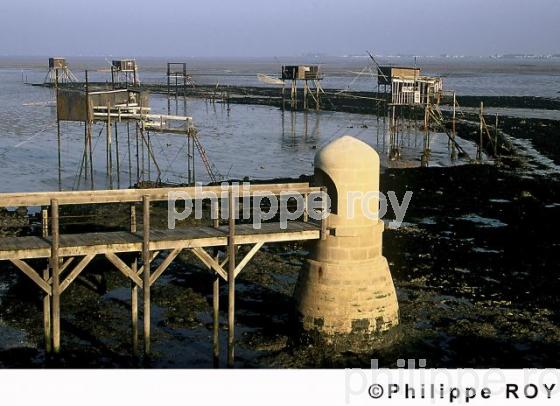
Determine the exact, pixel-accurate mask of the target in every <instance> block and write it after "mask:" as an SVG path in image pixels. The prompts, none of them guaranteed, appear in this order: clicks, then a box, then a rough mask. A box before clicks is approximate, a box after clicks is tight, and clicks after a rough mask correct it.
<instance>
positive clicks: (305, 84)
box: [303, 80, 308, 110]
mask: <svg viewBox="0 0 560 406" xmlns="http://www.w3.org/2000/svg"><path fill="white" fill-rule="evenodd" d="M307 91H308V89H307V80H306V81H304V84H303V109H304V110H307Z"/></svg>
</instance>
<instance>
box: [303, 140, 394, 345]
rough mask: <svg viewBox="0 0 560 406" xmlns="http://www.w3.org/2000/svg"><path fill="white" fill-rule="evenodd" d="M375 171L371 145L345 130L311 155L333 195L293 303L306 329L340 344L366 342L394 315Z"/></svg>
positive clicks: (376, 165) (320, 182)
mask: <svg viewBox="0 0 560 406" xmlns="http://www.w3.org/2000/svg"><path fill="white" fill-rule="evenodd" d="M379 171H380V167H379V156H378V155H377V152H375V150H374V149H373V148H371V147H370V146H369V145H367V144H365V143H364V142H362V141H360V140H358V139H356V138H354V137H351V136H343V137H341V138H339V139H337V140H335V141H333V142H331V143H330V144H328V145H327V146H325V147H324V148H323V149H321V150H320V151H318V152H317V154H316V155H315V183H316V184H317V185H321V186H326V187H327V191H328V194H329V196H330V198H331V214H330V216H329V217H328V219H327V227H328V230H329V234H328V236H327V238H326V239H325V240H318V241H316V242H315V243H314V246H313V248H312V250H311V252H310V256H309V267H308V268H307V269H305V270H304V271H302V272H301V274H300V275H299V279H298V282H297V286H296V290H295V300H296V309H297V312H298V316H299V318H300V321H301V323H302V327H303V329H304V331H306V332H308V333H311V335H315V336H317V335H318V336H320V337H322V338H323V339H325V340H326V342H327V343H330V344H334V345H335V346H336V347H340V349H341V350H361V349H367V348H370V347H369V346H370V345H371V344H372V340H374V339H376V338H378V337H380V336H379V333H380V332H384V331H387V330H389V329H390V328H391V327H393V326H396V325H397V324H398V322H399V314H398V304H397V296H396V293H395V287H394V285H393V279H392V278H391V273H390V272H389V265H388V263H387V260H386V259H385V257H383V255H382V233H383V228H384V225H383V221H381V220H380V219H379V217H378V216H377V211H378V207H379V199H378V197H377V194H376V193H375V192H378V191H379ZM359 195H361V196H362V197H352V196H359ZM362 206H364V207H362ZM352 208H353V213H354V215H350V214H351V212H352ZM364 209H366V210H364Z"/></svg>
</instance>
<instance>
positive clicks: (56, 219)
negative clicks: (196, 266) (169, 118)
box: [0, 183, 326, 366]
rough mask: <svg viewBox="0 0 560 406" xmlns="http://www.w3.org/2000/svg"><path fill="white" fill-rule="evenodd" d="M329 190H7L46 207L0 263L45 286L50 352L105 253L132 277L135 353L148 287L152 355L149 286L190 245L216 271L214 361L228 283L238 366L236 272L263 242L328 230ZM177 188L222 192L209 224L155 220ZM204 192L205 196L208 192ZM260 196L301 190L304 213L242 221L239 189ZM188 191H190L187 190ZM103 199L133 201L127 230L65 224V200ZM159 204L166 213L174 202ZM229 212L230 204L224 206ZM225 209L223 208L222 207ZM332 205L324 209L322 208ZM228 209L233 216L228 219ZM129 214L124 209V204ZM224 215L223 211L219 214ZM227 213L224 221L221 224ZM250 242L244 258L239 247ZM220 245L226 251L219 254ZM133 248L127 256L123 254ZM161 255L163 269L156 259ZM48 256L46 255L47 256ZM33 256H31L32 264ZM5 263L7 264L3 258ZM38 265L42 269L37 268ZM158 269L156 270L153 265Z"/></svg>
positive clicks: (6, 201) (5, 246)
mask: <svg viewBox="0 0 560 406" xmlns="http://www.w3.org/2000/svg"><path fill="white" fill-rule="evenodd" d="M322 191H323V189H322V188H318V187H310V186H309V184H307V183H294V184H263V185H251V186H250V188H249V189H248V190H247V189H245V188H244V189H243V190H240V188H239V187H235V186H231V185H229V186H227V187H225V188H224V186H207V187H202V188H199V187H197V188H194V187H182V188H160V189H124V190H98V191H76V192H42V193H4V194H0V208H1V207H3V208H9V207H27V208H29V207H41V213H42V232H41V235H26V236H21V237H4V238H0V261H10V262H11V263H12V264H13V265H14V266H15V267H16V268H18V269H19V270H20V271H21V272H23V273H24V274H25V275H27V276H28V277H29V278H30V279H31V280H32V281H33V282H34V283H35V284H36V285H37V286H38V287H39V288H40V289H41V290H42V291H43V294H44V296H43V321H44V331H45V346H46V349H47V351H48V352H51V351H54V352H55V353H57V352H59V350H60V335H61V332H60V301H61V295H62V293H63V292H64V291H65V290H66V289H68V288H69V287H70V286H71V285H72V283H73V282H74V281H75V280H76V278H77V277H78V276H79V275H80V274H81V273H82V272H83V271H84V270H85V269H86V267H87V266H88V264H89V263H90V262H91V261H92V260H93V259H94V258H95V257H97V256H104V257H105V258H106V259H107V260H108V261H109V262H110V263H111V264H112V265H114V267H115V268H116V270H118V271H120V272H121V273H122V274H123V275H125V276H126V277H127V278H128V279H129V280H130V281H131V319H132V322H131V334H132V348H133V352H134V353H137V351H138V335H139V334H138V289H139V288H140V289H142V293H143V327H144V328H143V339H144V352H145V354H147V355H148V354H149V353H150V327H151V326H150V313H151V306H150V288H151V286H152V285H153V284H154V283H156V281H157V279H158V278H159V277H160V276H161V275H162V274H163V273H164V272H165V270H166V269H167V268H168V267H169V265H170V264H171V263H172V262H173V261H174V260H175V258H177V256H178V255H179V254H180V253H181V252H182V251H183V250H190V251H191V252H192V253H193V254H194V255H195V256H196V257H197V258H198V259H199V260H200V261H201V262H202V263H203V264H204V265H205V266H206V267H207V268H208V269H209V270H211V271H212V272H213V273H214V274H215V276H216V277H215V280H214V282H213V316H214V334H213V342H214V345H213V352H214V364H215V365H219V347H218V346H219V336H218V334H219V324H218V319H219V283H220V279H222V280H224V281H226V282H227V284H228V365H229V366H233V361H234V343H235V316H234V314H235V278H236V277H237V276H238V275H239V273H240V272H241V271H242V270H243V268H244V267H245V266H246V265H247V263H249V261H250V260H251V259H252V258H253V256H254V255H255V254H256V253H257V252H258V251H259V250H260V248H261V247H262V246H263V245H264V244H267V243H278V242H286V241H303V240H317V239H320V238H325V236H326V221H325V220H322V221H311V220H310V219H309V216H308V210H307V208H308V203H307V202H308V201H309V197H310V196H312V195H314V194H320V193H321V192H322ZM171 192H181V193H184V194H185V195H188V196H189V199H191V198H192V199H191V200H197V199H198V200H203V201H204V200H207V199H208V198H207V197H206V196H208V194H212V195H213V196H215V197H217V199H216V200H214V201H213V202H212V203H210V202H208V203H210V204H206V206H204V207H205V208H206V210H207V211H208V212H209V214H211V215H210V216H208V219H209V220H208V221H209V222H211V224H208V225H196V226H195V225H185V224H182V225H181V226H180V227H177V228H175V229H172V230H171V229H158V228H152V227H151V226H150V218H151V216H152V215H153V214H152V212H153V211H154V210H155V207H156V204H154V205H152V203H155V202H167V203H168V204H171V203H173V204H175V202H174V201H173V199H172V198H170V193H171ZM201 192H202V194H201ZM241 192H242V193H244V194H245V196H247V194H248V195H249V196H250V198H251V199H252V198H253V197H254V196H257V195H258V196H272V195H274V196H278V195H280V193H285V192H288V193H291V194H301V195H302V196H303V197H304V202H305V204H304V206H305V207H304V211H303V214H302V216H301V217H300V218H298V219H297V220H293V221H288V222H287V223H286V227H281V224H280V223H278V222H264V223H262V224H261V227H260V228H256V227H254V226H253V224H252V223H250V224H247V223H242V222H240V221H239V219H238V217H239V215H238V214H239V208H240V201H241V198H240V196H239V195H238V193H241ZM182 196H183V195H182ZM97 204H115V205H119V206H120V205H127V206H129V207H130V223H129V227H128V230H117V231H104V232H82V233H79V234H70V233H67V232H66V231H65V227H64V224H62V225H61V223H60V219H61V218H62V217H63V216H61V215H60V209H61V206H83V205H97ZM139 206H141V208H142V215H141V216H138V217H139V218H141V220H142V221H141V224H137V213H136V212H137V207H139ZM163 206H164V205H162V204H159V205H157V207H158V208H159V209H160V210H162V211H164V212H165V214H166V215H165V217H166V218H167V207H163ZM224 207H225V208H226V210H223V208H224ZM220 208H222V212H220ZM323 209H325V208H323ZM224 212H227V217H226V218H225V219H223V217H224ZM121 213H122V207H121ZM159 214H161V212H160V213H159ZM220 214H221V216H220ZM220 217H222V220H223V222H224V223H227V224H221V222H220ZM242 245H249V246H251V248H250V249H249V250H248V252H247V253H246V254H245V256H244V257H243V258H241V260H240V261H239V262H237V261H236V259H237V258H236V257H237V256H238V255H239V251H238V247H239V246H242ZM219 247H222V248H225V249H222V251H225V252H226V253H227V255H226V256H225V259H224V258H220V257H219V256H218V255H216V254H217V249H219ZM122 254H126V255H122ZM158 256H159V257H160V258H162V260H161V262H160V263H159V265H158V266H157V267H153V266H152V264H153V263H154V260H155V259H156V258H157V257H158ZM42 260H46V261H44V262H43V261H42ZM30 261H31V262H30ZM0 265H1V263H0ZM35 268H37V269H35ZM154 268H155V269H154Z"/></svg>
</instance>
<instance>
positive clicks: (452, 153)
mask: <svg viewBox="0 0 560 406" xmlns="http://www.w3.org/2000/svg"><path fill="white" fill-rule="evenodd" d="M456 134H457V93H455V92H453V122H452V131H451V137H453V141H452V142H451V158H453V159H454V158H455V156H456V155H457V153H456V152H455V136H456Z"/></svg>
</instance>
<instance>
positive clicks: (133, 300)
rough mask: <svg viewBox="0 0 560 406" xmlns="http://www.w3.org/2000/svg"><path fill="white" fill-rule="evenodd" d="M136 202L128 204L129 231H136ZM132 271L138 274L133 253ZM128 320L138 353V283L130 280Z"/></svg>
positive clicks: (133, 350) (134, 346)
mask: <svg viewBox="0 0 560 406" xmlns="http://www.w3.org/2000/svg"><path fill="white" fill-rule="evenodd" d="M136 230H137V225H136V204H135V203H132V204H131V205H130V232H131V233H136ZM130 268H131V270H132V273H134V274H138V257H137V255H136V253H135V254H134V259H133V260H132V264H131V266H130ZM130 320H131V335H132V353H133V354H134V355H137V354H138V285H137V284H136V282H134V281H131V282H130Z"/></svg>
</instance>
